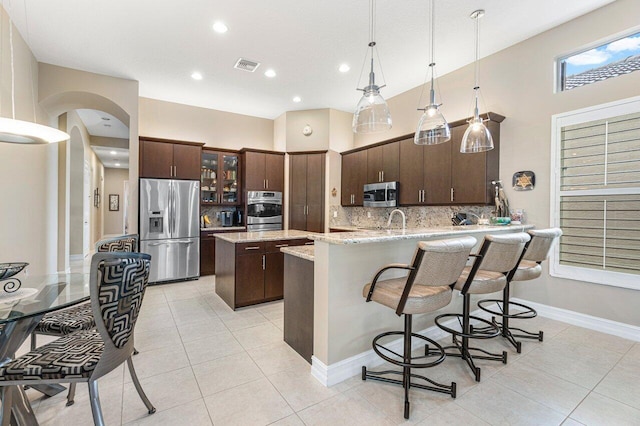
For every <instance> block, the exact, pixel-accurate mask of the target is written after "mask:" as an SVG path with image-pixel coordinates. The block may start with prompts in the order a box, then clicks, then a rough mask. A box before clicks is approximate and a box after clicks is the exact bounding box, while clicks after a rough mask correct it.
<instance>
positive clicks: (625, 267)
mask: <svg viewBox="0 0 640 426" xmlns="http://www.w3.org/2000/svg"><path fill="white" fill-rule="evenodd" d="M552 128H553V142H552V149H553V151H552V157H553V163H552V164H553V167H554V169H555V173H553V175H552V190H551V193H552V200H551V205H552V206H553V212H552V213H553V214H552V223H553V225H554V226H559V227H560V228H562V231H563V236H562V237H561V239H560V244H558V245H557V246H556V248H555V252H554V254H553V256H552V262H551V275H553V276H558V277H563V278H570V279H578V280H582V281H588V282H596V283H600V284H610V285H616V286H620V287H627V288H635V289H640V97H638V98H633V99H627V100H624V101H619V102H615V103H612V104H607V105H601V106H598V107H594V108H588V109H584V110H580V111H574V112H570V113H566V114H559V115H555V116H553V118H552Z"/></svg>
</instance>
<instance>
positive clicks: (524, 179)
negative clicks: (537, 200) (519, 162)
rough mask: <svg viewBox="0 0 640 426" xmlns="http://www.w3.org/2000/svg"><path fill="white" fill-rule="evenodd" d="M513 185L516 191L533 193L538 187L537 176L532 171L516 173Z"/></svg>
mask: <svg viewBox="0 0 640 426" xmlns="http://www.w3.org/2000/svg"><path fill="white" fill-rule="evenodd" d="M511 183H512V185H513V189H514V190H516V191H531V190H532V189H533V188H534V187H535V186H536V174H535V173H534V172H532V171H531V170H523V171H521V172H515V173H514V174H513V180H512V181H511Z"/></svg>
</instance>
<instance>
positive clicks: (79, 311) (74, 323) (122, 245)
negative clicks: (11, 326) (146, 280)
mask: <svg viewBox="0 0 640 426" xmlns="http://www.w3.org/2000/svg"><path fill="white" fill-rule="evenodd" d="M95 251H96V253H102V252H137V251H138V235H135V234H131V235H122V236H118V237H113V238H105V239H102V240H100V241H98V242H97V243H96V245H95ZM95 326H96V324H95V321H94V319H93V313H92V311H91V303H89V302H86V303H81V304H79V305H76V306H73V307H71V308H68V309H62V310H59V311H55V312H51V313H48V314H46V315H45V316H43V317H42V319H41V320H40V322H39V323H38V325H37V326H36V328H35V329H34V330H33V332H32V333H31V350H32V351H33V350H35V349H36V347H37V340H36V339H37V337H36V336H37V335H38V334H41V335H44V336H55V337H62V336H67V335H69V334H71V333H75V332H77V331H82V330H91V329H93V328H95ZM137 353H138V352H137V351H135V349H134V354H137ZM74 396H75V383H72V384H71V385H70V386H69V393H68V394H67V406H69V405H73V401H74Z"/></svg>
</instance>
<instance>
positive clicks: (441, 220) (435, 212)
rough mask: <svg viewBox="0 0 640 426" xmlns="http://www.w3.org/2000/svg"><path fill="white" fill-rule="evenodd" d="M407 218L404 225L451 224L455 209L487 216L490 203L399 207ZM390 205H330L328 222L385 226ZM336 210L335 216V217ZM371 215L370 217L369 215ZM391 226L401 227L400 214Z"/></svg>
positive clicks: (332, 224)
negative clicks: (481, 204)
mask: <svg viewBox="0 0 640 426" xmlns="http://www.w3.org/2000/svg"><path fill="white" fill-rule="evenodd" d="M399 209H400V210H402V211H403V212H404V214H405V216H406V217H407V228H431V227H438V226H450V225H451V217H452V216H453V215H454V214H456V213H458V212H465V213H466V212H469V213H473V214H476V215H478V216H482V215H483V214H484V215H485V217H487V218H489V217H490V216H491V212H492V210H493V207H491V206H428V207H420V206H414V207H400V208H399ZM392 210H393V208H391V207H390V208H371V207H342V206H335V205H334V206H330V214H329V217H330V222H329V227H332V226H359V227H386V226H387V220H388V219H389V214H391V211H392ZM334 212H337V217H334ZM369 216H370V217H369ZM391 227H392V228H400V227H402V219H401V218H400V217H399V216H396V217H394V218H393V222H392V224H391Z"/></svg>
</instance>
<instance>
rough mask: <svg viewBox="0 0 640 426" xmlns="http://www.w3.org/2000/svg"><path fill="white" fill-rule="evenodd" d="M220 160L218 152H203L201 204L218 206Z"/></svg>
mask: <svg viewBox="0 0 640 426" xmlns="http://www.w3.org/2000/svg"><path fill="white" fill-rule="evenodd" d="M218 158H219V154H218V153H217V152H211V151H202V168H201V169H200V203H201V204H218V203H219V202H220V196H219V191H218V169H219V167H218Z"/></svg>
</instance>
